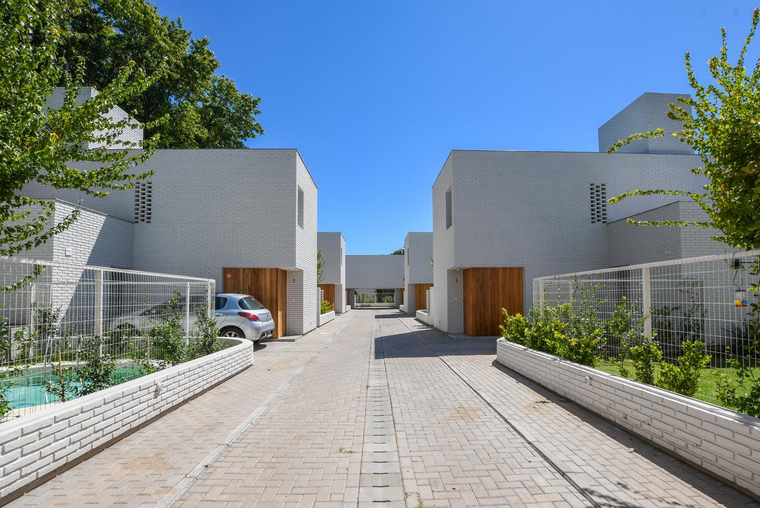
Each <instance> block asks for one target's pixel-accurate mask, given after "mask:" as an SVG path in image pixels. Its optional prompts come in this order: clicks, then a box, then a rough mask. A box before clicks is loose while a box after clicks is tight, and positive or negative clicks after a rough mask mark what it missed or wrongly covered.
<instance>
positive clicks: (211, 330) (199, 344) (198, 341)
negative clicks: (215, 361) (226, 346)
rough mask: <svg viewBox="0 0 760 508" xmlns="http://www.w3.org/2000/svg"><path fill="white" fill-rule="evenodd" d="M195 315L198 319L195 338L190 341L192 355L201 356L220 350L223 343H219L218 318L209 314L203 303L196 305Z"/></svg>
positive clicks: (193, 356) (194, 327)
mask: <svg viewBox="0 0 760 508" xmlns="http://www.w3.org/2000/svg"><path fill="white" fill-rule="evenodd" d="M195 315H196V316H197V320H196V321H195V325H194V326H193V338H192V339H191V341H190V357H192V358H200V357H201V356H206V355H210V354H212V353H216V352H217V351H220V350H221V349H222V345H221V344H220V343H219V327H218V326H217V325H216V319H214V318H212V317H210V316H209V315H208V311H207V309H206V308H205V306H203V305H199V306H198V307H196V309H195Z"/></svg>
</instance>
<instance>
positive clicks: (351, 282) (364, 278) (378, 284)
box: [346, 255, 404, 289]
mask: <svg viewBox="0 0 760 508" xmlns="http://www.w3.org/2000/svg"><path fill="white" fill-rule="evenodd" d="M346 284H347V286H348V287H349V288H350V289H396V288H398V289H401V288H403V287H404V256H387V255H377V256H346Z"/></svg>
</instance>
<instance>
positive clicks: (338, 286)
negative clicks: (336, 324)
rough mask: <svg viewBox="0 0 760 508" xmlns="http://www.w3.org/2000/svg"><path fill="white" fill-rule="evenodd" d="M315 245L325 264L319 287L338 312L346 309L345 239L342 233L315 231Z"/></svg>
mask: <svg viewBox="0 0 760 508" xmlns="http://www.w3.org/2000/svg"><path fill="white" fill-rule="evenodd" d="M317 247H318V248H319V250H321V251H322V256H323V257H324V260H325V265H324V268H323V273H322V280H321V281H319V287H320V288H321V289H322V290H323V291H324V297H325V299H327V300H328V301H329V302H330V303H332V304H333V309H334V310H335V312H337V313H338V314H341V313H343V312H345V311H346V305H347V304H346V300H347V288H346V239H345V238H343V234H342V233H323V232H320V233H317Z"/></svg>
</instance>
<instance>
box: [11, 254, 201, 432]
mask: <svg viewBox="0 0 760 508" xmlns="http://www.w3.org/2000/svg"><path fill="white" fill-rule="evenodd" d="M0 288H3V289H2V291H0V346H1V348H2V350H1V351H0V415H1V414H3V413H5V419H6V420H7V419H8V418H12V417H15V416H20V415H23V414H27V413H30V412H33V411H36V410H38V409H39V408H42V407H46V406H49V405H51V404H55V403H58V402H61V401H64V400H69V399H73V398H76V397H77V396H81V395H84V394H86V393H89V392H91V391H95V390H96V389H98V388H102V387H107V386H109V385H113V384H117V383H120V382H124V381H127V380H130V379H134V378H136V377H139V376H140V375H143V374H146V373H148V372H151V371H153V370H157V369H160V368H162V367H165V366H167V364H171V363H172V360H173V357H172V354H173V352H172V351H171V348H172V347H174V348H179V349H182V347H183V344H182V343H183V342H184V346H186V347H189V346H190V342H191V337H193V336H199V331H198V330H197V326H196V325H198V324H200V323H201V322H202V321H201V320H200V319H199V317H202V318H205V317H209V318H210V317H212V316H213V296H214V281H213V280H210V279H199V278H192V277H182V276H175V275H167V274H160V273H149V272H139V271H133V270H121V269H113V268H101V267H91V266H72V265H65V264H57V263H50V262H46V261H32V260H23V259H14V258H0ZM172 337H175V340H174V342H172ZM176 337H179V340H176ZM151 340H153V344H151Z"/></svg>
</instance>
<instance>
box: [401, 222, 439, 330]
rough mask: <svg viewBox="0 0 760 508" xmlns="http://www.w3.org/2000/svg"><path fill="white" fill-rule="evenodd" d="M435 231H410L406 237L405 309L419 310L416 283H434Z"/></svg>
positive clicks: (412, 312) (411, 311)
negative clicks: (432, 260)
mask: <svg viewBox="0 0 760 508" xmlns="http://www.w3.org/2000/svg"><path fill="white" fill-rule="evenodd" d="M432 255H433V233H432V232H430V233H409V234H407V235H406V238H405V239H404V310H405V312H407V313H408V314H411V315H412V316H413V315H414V314H415V311H416V310H417V296H416V293H415V285H416V284H432V283H433V266H432V265H431V264H430V259H431V257H432Z"/></svg>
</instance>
